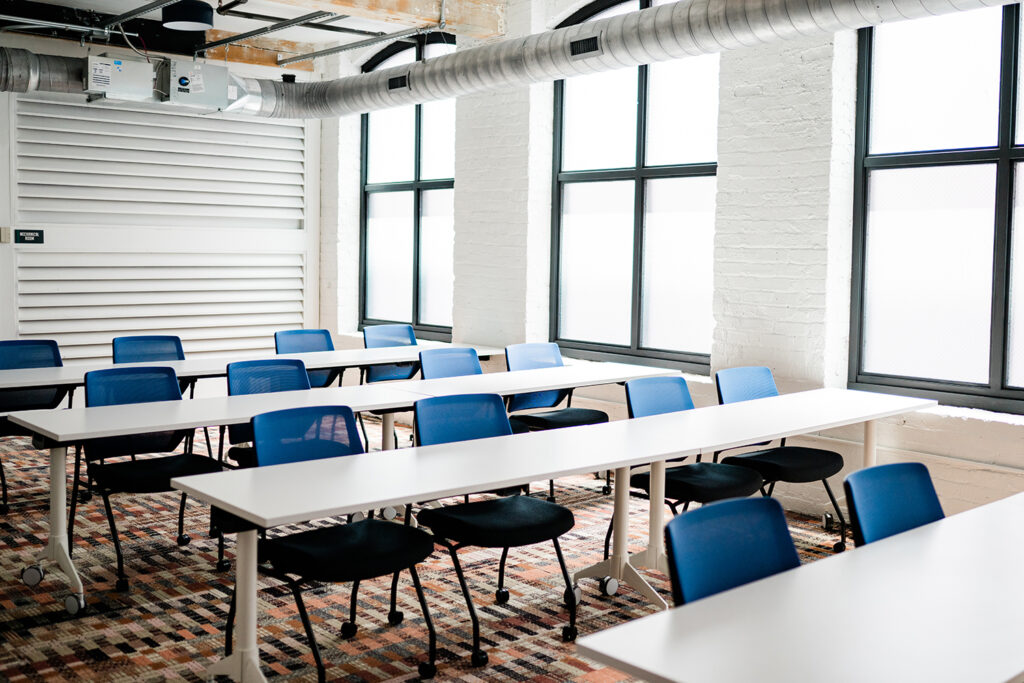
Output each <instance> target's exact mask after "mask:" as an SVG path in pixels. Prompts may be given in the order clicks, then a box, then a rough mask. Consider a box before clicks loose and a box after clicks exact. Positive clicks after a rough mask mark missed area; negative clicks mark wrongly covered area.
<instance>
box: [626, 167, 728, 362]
mask: <svg viewBox="0 0 1024 683" xmlns="http://www.w3.org/2000/svg"><path fill="white" fill-rule="evenodd" d="M645 214H646V219H645V224H644V263H643V293H642V299H641V313H640V315H641V328H640V344H641V346H643V347H645V348H653V349H666V350H672V351H688V352H691V353H711V330H712V326H713V324H714V318H713V317H712V314H711V292H712V284H713V271H712V266H713V264H714V238H715V178H714V177H701V178H671V179H665V180H649V181H647V194H646V207H645Z"/></svg>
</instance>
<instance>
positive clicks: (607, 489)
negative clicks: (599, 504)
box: [601, 485, 612, 496]
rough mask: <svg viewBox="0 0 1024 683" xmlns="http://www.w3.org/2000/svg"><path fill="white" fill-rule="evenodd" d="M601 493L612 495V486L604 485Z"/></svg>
mask: <svg viewBox="0 0 1024 683" xmlns="http://www.w3.org/2000/svg"><path fill="white" fill-rule="evenodd" d="M601 493H603V494H604V495H606V496H610V495H611V494H612V487H611V486H608V485H605V486H602V487H601Z"/></svg>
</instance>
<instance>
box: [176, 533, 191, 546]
mask: <svg viewBox="0 0 1024 683" xmlns="http://www.w3.org/2000/svg"><path fill="white" fill-rule="evenodd" d="M191 542H192V537H191V536H189V535H188V534H179V535H178V545H180V546H182V547H184V546H186V545H188V544H189V543H191Z"/></svg>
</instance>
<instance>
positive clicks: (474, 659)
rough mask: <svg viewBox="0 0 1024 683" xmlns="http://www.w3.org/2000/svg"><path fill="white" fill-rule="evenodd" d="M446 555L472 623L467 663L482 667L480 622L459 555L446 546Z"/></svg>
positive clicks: (451, 546)
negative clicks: (470, 653)
mask: <svg viewBox="0 0 1024 683" xmlns="http://www.w3.org/2000/svg"><path fill="white" fill-rule="evenodd" d="M446 545H447V544H446ZM448 554H449V555H451V556H452V564H453V565H454V566H455V575H456V576H458V577H459V586H461V587H462V596H463V597H464V598H466V607H467V608H469V619H470V621H471V622H472V623H473V654H472V655H471V656H470V660H469V661H470V663H471V664H472V665H473V666H484V665H486V664H487V653H486V652H484V651H483V650H481V649H480V620H479V619H477V616H476V609H474V608H473V596H471V595H470V594H469V586H467V585H466V575H465V574H463V573H462V565H461V564H459V554H458V552H457V551H456V550H455V546H453V545H449V546H448Z"/></svg>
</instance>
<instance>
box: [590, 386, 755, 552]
mask: <svg viewBox="0 0 1024 683" xmlns="http://www.w3.org/2000/svg"><path fill="white" fill-rule="evenodd" d="M626 406H627V408H628V410H629V417H630V418H631V419H632V418H638V417H647V416H649V415H662V414H664V413H675V412H680V411H683V410H692V409H693V399H692V398H691V397H690V389H689V387H688V386H687V385H686V380H685V379H683V378H682V377H678V376H677V377H644V378H641V379H633V380H630V381H628V382H626ZM761 484H762V481H761V475H759V474H758V473H757V472H755V471H754V470H752V469H750V468H748V467H737V466H736V465H723V464H722V463H719V462H701V456H700V455H699V454H698V455H697V456H696V462H694V463H693V464H690V465H684V466H682V467H672V468H669V469H667V470H666V471H665V502H666V503H667V504H668V506H669V507H670V508H672V514H675V515H677V514H679V505H680V504H682V506H683V512H686V511H687V510H688V509H689V507H690V503H700V504H701V505H706V504H708V503H713V502H715V501H718V500H724V499H726V498H746V497H747V496H750V495H753V494H754V493H757V492H758V491H759V490H760V488H761ZM629 485H630V486H631V487H632V488H637V489H643V490H644V493H645V494H646V495H645V496H644V497H645V498H650V495H651V473H650V472H639V473H637V474H632V475H630V477H629ZM653 504H654V503H653V502H652V505H653ZM613 521H614V519H613V520H612V521H610V522H609V523H608V533H607V534H605V540H604V556H605V559H607V558H608V553H609V545H610V543H611V536H612V522H613Z"/></svg>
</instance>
